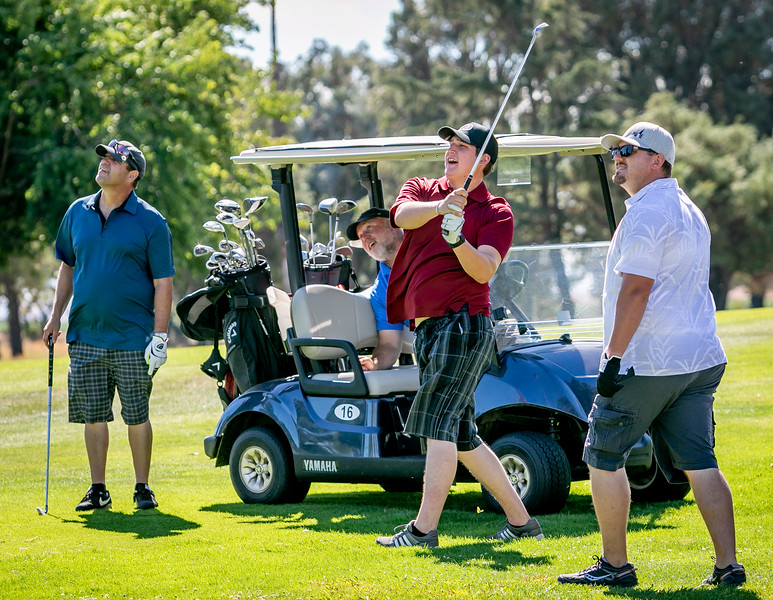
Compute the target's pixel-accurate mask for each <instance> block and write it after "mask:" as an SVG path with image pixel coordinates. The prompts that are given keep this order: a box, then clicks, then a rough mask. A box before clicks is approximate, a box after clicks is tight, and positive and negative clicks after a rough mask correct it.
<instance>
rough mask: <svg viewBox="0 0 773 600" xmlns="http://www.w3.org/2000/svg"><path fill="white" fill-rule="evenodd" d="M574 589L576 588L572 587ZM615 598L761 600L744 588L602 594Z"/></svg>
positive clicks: (711, 587) (635, 599)
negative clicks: (728, 599) (727, 599)
mask: <svg viewBox="0 0 773 600" xmlns="http://www.w3.org/2000/svg"><path fill="white" fill-rule="evenodd" d="M572 587H576V586H572ZM604 595H605V596H612V597H615V598H630V599H631V600H638V599H639V598H641V599H642V600H645V599H646V600H651V599H656V600H706V599H707V598H722V599H723V600H725V599H726V598H731V599H732V598H735V599H737V600H762V596H760V595H759V594H757V593H756V592H753V591H751V590H746V589H744V588H742V587H741V588H732V587H730V588H728V587H722V588H716V587H714V586H701V587H698V588H681V589H676V590H651V589H650V590H647V589H637V588H629V589H624V588H612V589H610V590H609V591H606V592H605V593H604Z"/></svg>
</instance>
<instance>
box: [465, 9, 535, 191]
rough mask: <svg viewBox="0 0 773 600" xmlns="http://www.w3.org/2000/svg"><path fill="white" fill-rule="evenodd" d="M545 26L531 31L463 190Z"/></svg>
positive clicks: (466, 186) (467, 185) (470, 180)
mask: <svg viewBox="0 0 773 600" xmlns="http://www.w3.org/2000/svg"><path fill="white" fill-rule="evenodd" d="M546 27H549V25H548V24H547V23H540V24H539V25H537V26H536V27H535V28H534V32H533V33H532V36H531V42H529V47H528V48H527V49H526V54H524V55H523V58H522V59H521V63H520V64H519V65H518V69H517V70H516V71H515V76H514V77H513V81H512V83H511V84H510V87H509V88H508V90H507V94H505V99H504V100H502V104H501V105H500V106H499V111H498V112H497V116H496V117H494V121H493V122H492V123H491V127H489V130H488V135H487V136H486V139H485V140H484V142H483V145H482V146H481V148H480V152H478V156H477V157H476V158H475V162H474V163H473V165H472V169H470V174H469V175H468V176H467V181H465V182H464V189H465V190H466V189H468V188H469V187H470V184H471V183H472V178H473V176H474V175H475V171H476V169H477V168H478V165H479V164H480V161H481V159H482V158H483V155H484V154H485V153H486V152H485V150H486V146H488V143H489V140H490V139H491V136H492V135H494V129H495V128H496V126H497V123H499V118H500V117H501V116H502V113H503V112H504V110H505V106H507V101H508V100H509V99H510V94H511V93H512V92H513V88H515V82H516V81H518V77H520V75H521V71H522V70H523V65H524V64H525V63H526V59H527V58H529V53H531V47H532V46H533V45H534V41H535V40H536V39H537V34H539V32H540V31H542V30H543V29H545V28H546Z"/></svg>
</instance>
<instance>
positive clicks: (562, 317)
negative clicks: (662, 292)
mask: <svg viewBox="0 0 773 600" xmlns="http://www.w3.org/2000/svg"><path fill="white" fill-rule="evenodd" d="M608 246H609V242H587V243H575V244H549V245H542V246H513V247H511V248H510V251H509V252H508V253H507V256H506V258H505V260H504V261H503V262H502V264H501V265H500V266H499V269H498V270H497V273H496V275H494V277H493V279H492V280H491V307H492V313H493V316H494V319H495V331H496V335H497V346H498V348H500V349H502V348H504V347H506V346H510V345H513V344H523V343H530V342H535V341H540V340H546V339H555V338H558V337H561V336H562V335H565V334H569V335H570V336H571V337H572V339H581V338H595V339H599V338H601V337H602V335H603V330H602V318H601V293H602V291H603V286H604V264H605V261H606V253H607V248H608Z"/></svg>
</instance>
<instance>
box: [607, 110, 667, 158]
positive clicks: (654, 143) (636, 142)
mask: <svg viewBox="0 0 773 600" xmlns="http://www.w3.org/2000/svg"><path fill="white" fill-rule="evenodd" d="M620 142H624V143H626V144H631V145H632V146H636V147H637V148H646V149H647V150H654V151H655V152H657V153H658V154H662V155H663V156H665V157H666V160H667V161H668V163H669V164H670V165H672V166H673V164H674V159H675V158H676V146H675V145H674V138H673V137H671V134H670V133H668V131H666V130H665V129H663V128H662V127H661V126H660V125H655V123H649V122H648V121H640V122H639V123H634V124H633V125H631V126H630V127H629V128H628V131H626V132H625V133H624V134H623V135H616V134H614V133H608V134H607V135H605V136H604V137H602V138H601V145H602V146H603V147H604V148H606V149H607V150H614V149H615V148H617V147H618V146H619V145H620Z"/></svg>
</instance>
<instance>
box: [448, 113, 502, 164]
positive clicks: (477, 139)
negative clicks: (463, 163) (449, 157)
mask: <svg viewBox="0 0 773 600" xmlns="http://www.w3.org/2000/svg"><path fill="white" fill-rule="evenodd" d="M488 132H489V128H488V127H484V126H483V125H481V124H480V123H475V122H472V123H467V124H466V125H462V126H461V127H460V128H459V129H454V128H453V127H449V126H448V125H446V126H445V127H441V128H440V129H438V132H437V134H438V135H439V136H440V137H441V138H443V139H444V140H449V139H451V138H452V137H453V136H456V137H458V138H459V139H460V140H462V141H463V142H464V143H465V144H470V145H472V146H475V147H476V148H477V149H478V152H480V151H481V149H482V148H483V143H484V142H485V141H486V137H487V136H488ZM484 152H485V153H486V154H488V155H489V158H490V159H491V161H490V162H489V165H492V166H493V164H494V163H495V162H497V156H499V144H497V140H496V138H495V137H494V136H493V135H492V136H491V139H490V140H489V141H488V144H486V149H485V150H484Z"/></svg>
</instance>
